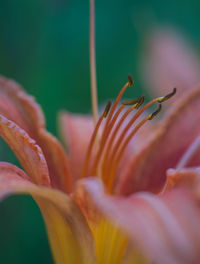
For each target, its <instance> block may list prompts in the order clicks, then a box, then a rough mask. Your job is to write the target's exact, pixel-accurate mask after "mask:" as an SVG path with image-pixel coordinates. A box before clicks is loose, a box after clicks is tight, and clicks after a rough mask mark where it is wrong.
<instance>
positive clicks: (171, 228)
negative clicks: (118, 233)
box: [82, 178, 200, 264]
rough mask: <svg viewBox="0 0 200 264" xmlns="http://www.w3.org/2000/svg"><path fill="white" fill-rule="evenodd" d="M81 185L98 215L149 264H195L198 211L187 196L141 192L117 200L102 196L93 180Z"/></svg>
mask: <svg viewBox="0 0 200 264" xmlns="http://www.w3.org/2000/svg"><path fill="white" fill-rule="evenodd" d="M82 184H84V185H85V190H86V192H87V193H88V196H90V197H91V200H93V203H94V204H95V205H96V207H97V208H98V210H99V211H100V212H101V214H102V215H104V216H105V217H107V218H108V219H109V220H110V221H111V222H112V223H115V225H117V226H118V227H119V228H121V230H123V231H124V232H125V233H126V234H127V236H128V238H129V239H130V242H132V247H133V249H137V250H138V251H139V252H141V254H142V255H143V256H145V257H146V258H147V260H148V261H149V262H150V263H154V262H155V263H162V264H169V263H197V262H198V260H199V258H200V246H199V245H200V230H199V228H198V227H199V221H200V211H199V207H198V203H197V201H196V200H195V199H194V198H193V196H192V194H191V193H190V192H188V191H186V190H181V189H177V190H173V191H169V192H166V193H165V194H164V195H160V196H156V195H153V194H150V193H146V192H141V193H138V194H135V195H132V196H129V197H120V198H119V197H111V196H108V195H106V194H105V193H104V192H103V189H102V186H101V184H100V183H99V182H98V180H96V179H94V178H93V179H87V180H84V182H83V183H82ZM149 262H148V263H149ZM130 263H134V262H130Z"/></svg>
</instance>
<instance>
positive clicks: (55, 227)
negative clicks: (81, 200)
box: [0, 162, 95, 264]
mask: <svg viewBox="0 0 200 264" xmlns="http://www.w3.org/2000/svg"><path fill="white" fill-rule="evenodd" d="M13 193H14V194H29V195H31V196H32V197H33V198H34V200H35V201H36V203H37V204H38V206H39V207H40V210H41V213H42V215H43V217H44V221H45V224H46V228H47V233H48V236H49V241H50V245H51V249H52V253H53V256H54V259H55V263H59V264H65V263H70V264H76V263H80V264H86V263H88V262H89V263H95V262H94V261H95V253H94V245H93V238H92V235H91V232H90V229H89V227H88V225H87V223H86V221H85V219H84V217H83V215H82V214H81V212H80V210H79V208H78V207H77V206H76V205H75V204H74V202H73V201H72V200H71V199H70V198H69V197H68V196H67V195H65V194H64V193H62V192H60V191H57V190H54V189H50V188H46V187H39V186H36V185H35V184H33V183H31V182H30V181H29V180H27V176H26V175H25V173H24V172H23V171H22V170H20V169H18V168H17V167H16V166H13V165H12V164H8V163H1V162H0V200H2V199H4V198H5V197H6V196H8V195H11V194H13Z"/></svg>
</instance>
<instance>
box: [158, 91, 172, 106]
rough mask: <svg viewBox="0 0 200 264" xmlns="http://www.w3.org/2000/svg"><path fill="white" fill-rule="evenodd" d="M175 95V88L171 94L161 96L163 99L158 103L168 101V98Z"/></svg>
mask: <svg viewBox="0 0 200 264" xmlns="http://www.w3.org/2000/svg"><path fill="white" fill-rule="evenodd" d="M175 93H176V88H174V89H173V92H171V93H169V94H167V95H165V96H163V99H161V100H160V101H159V103H163V102H164V101H166V100H168V99H169V98H171V97H172V96H174V95H175Z"/></svg>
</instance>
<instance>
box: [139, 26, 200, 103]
mask: <svg viewBox="0 0 200 264" xmlns="http://www.w3.org/2000/svg"><path fill="white" fill-rule="evenodd" d="M199 73H200V60H199V59H198V56H197V54H195V53H194V51H193V50H192V47H190V45H189V44H188V43H187V42H186V41H185V40H184V39H183V38H182V37H181V36H179V35H178V34H177V33H176V32H174V31H172V30H170V29H159V30H155V31H154V32H153V34H152V35H151V37H150V38H149V40H148V45H147V54H146V55H145V57H144V59H143V68H142V74H143V79H144V80H146V81H147V83H146V86H147V87H149V85H150V87H151V88H152V90H153V91H154V92H155V95H156V96H158V93H159V94H160V93H161V94H166V93H168V92H169V91H171V89H172V87H177V88H178V90H177V92H178V93H177V94H178V95H180V96H181V95H182V93H183V92H186V91H189V90H190V89H191V88H193V87H194V86H195V85H197V84H198V83H199V82H200V77H199ZM175 100H176V99H175V97H174V98H173V99H172V100H170V101H169V102H172V101H173V102H175Z"/></svg>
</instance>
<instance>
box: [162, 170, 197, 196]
mask: <svg viewBox="0 0 200 264" xmlns="http://www.w3.org/2000/svg"><path fill="white" fill-rule="evenodd" d="M177 187H185V188H189V189H190V190H193V191H194V193H197V192H199V191H200V167H193V168H183V169H169V170H167V181H166V184H165V187H164V191H166V190H171V189H173V188H177ZM199 194H200V192H199Z"/></svg>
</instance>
